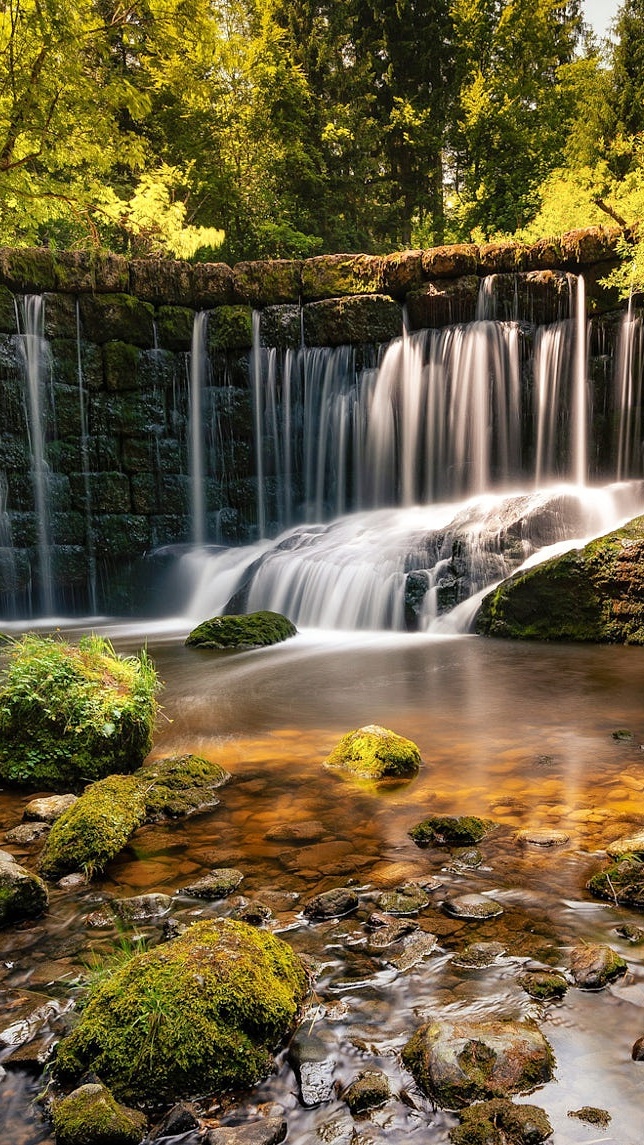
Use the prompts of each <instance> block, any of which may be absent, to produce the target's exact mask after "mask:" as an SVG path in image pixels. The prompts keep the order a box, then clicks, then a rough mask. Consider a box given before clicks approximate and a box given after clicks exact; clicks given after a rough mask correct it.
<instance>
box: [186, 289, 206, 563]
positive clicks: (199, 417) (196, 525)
mask: <svg viewBox="0 0 644 1145" xmlns="http://www.w3.org/2000/svg"><path fill="white" fill-rule="evenodd" d="M207 334H208V312H207V311H206V310H200V311H198V312H197V313H196V314H195V317H194V323H193V327H192V344H191V348H190V406H189V408H190V414H189V423H190V424H189V436H190V484H191V493H192V498H191V518H192V520H191V524H192V543H193V544H194V545H203V544H204V541H205V539H206V501H205V489H204V480H205V466H204V452H205V445H204V439H205V435H204V417H203V391H204V383H205V377H206V371H207V369H208V355H207V341H206V340H207Z"/></svg>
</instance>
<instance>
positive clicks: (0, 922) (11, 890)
mask: <svg viewBox="0 0 644 1145" xmlns="http://www.w3.org/2000/svg"><path fill="white" fill-rule="evenodd" d="M4 854H5V852H2V855H4ZM48 905H49V896H48V894H47V887H46V886H45V884H44V883H43V881H42V879H39V878H38V876H37V875H34V874H33V873H32V872H31V871H28V870H27V869H26V867H23V866H21V865H20V863H16V862H15V860H14V859H13V858H12V857H10V856H9V857H7V858H3V857H1V856H0V926H7V925H8V924H9V923H12V922H21V921H22V920H23V919H25V918H38V917H39V916H40V915H41V914H44V913H45V911H46V910H47V907H48Z"/></svg>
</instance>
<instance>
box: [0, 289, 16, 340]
mask: <svg viewBox="0 0 644 1145" xmlns="http://www.w3.org/2000/svg"><path fill="white" fill-rule="evenodd" d="M17 331H18V324H17V322H16V300H15V298H14V296H13V294H12V293H11V291H10V290H9V289H8V288H7V287H6V286H0V333H2V334H16V333H17Z"/></svg>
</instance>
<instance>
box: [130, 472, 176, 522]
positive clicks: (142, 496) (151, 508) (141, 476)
mask: <svg viewBox="0 0 644 1145" xmlns="http://www.w3.org/2000/svg"><path fill="white" fill-rule="evenodd" d="M131 484H132V509H133V510H134V512H135V513H144V514H150V513H158V512H159V511H160V509H161V508H166V505H165V502H164V503H163V504H160V503H159V489H158V484H157V481H156V479H155V477H154V475H153V474H152V473H135V474H134V476H133V477H132V482H131ZM171 511H172V510H170V512H171Z"/></svg>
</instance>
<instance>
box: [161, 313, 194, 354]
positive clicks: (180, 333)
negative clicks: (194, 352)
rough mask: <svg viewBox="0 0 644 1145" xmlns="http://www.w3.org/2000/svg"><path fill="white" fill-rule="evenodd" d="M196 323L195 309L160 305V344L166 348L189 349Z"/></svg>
mask: <svg viewBox="0 0 644 1145" xmlns="http://www.w3.org/2000/svg"><path fill="white" fill-rule="evenodd" d="M194 323H195V312H194V310H189V309H187V307H185V306H160V307H159V309H158V311H157V337H158V340H159V346H161V347H162V348H163V349H165V350H180V351H187V350H189V349H190V347H191V345H192V331H193V327H194Z"/></svg>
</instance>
